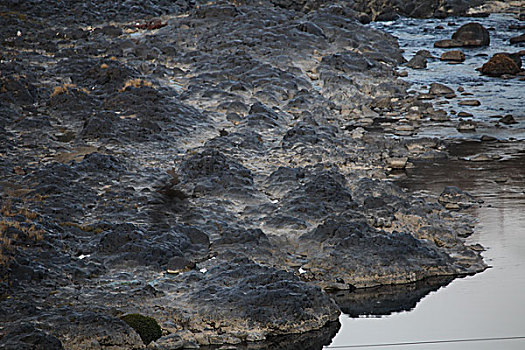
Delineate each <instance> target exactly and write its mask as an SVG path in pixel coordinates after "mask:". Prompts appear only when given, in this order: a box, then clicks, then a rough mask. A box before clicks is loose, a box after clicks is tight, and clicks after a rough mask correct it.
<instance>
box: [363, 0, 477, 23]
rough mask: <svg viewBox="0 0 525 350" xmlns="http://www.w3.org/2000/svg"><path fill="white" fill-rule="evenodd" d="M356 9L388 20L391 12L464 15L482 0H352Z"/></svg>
mask: <svg viewBox="0 0 525 350" xmlns="http://www.w3.org/2000/svg"><path fill="white" fill-rule="evenodd" d="M353 2H354V3H355V5H354V8H355V9H356V10H357V11H360V12H365V13H368V14H370V15H371V16H372V19H373V20H390V19H392V18H393V17H392V14H396V13H397V14H400V15H403V16H408V17H418V18H428V17H438V18H443V17H447V16H461V15H464V14H465V13H466V12H467V11H468V10H469V9H470V8H472V7H475V6H479V5H480V4H482V3H484V1H477V0H467V1H465V0H444V1H443V0H423V1H421V0H419V1H399V0H379V1H367V0H354V1H353Z"/></svg>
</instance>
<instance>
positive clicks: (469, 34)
mask: <svg viewBox="0 0 525 350" xmlns="http://www.w3.org/2000/svg"><path fill="white" fill-rule="evenodd" d="M452 40H456V41H459V42H461V43H462V46H489V45H490V34H489V31H488V30H487V29H486V28H485V27H483V26H482V25H481V24H479V23H475V22H473V23H467V24H465V25H462V26H461V27H460V28H459V29H458V30H456V32H454V34H452Z"/></svg>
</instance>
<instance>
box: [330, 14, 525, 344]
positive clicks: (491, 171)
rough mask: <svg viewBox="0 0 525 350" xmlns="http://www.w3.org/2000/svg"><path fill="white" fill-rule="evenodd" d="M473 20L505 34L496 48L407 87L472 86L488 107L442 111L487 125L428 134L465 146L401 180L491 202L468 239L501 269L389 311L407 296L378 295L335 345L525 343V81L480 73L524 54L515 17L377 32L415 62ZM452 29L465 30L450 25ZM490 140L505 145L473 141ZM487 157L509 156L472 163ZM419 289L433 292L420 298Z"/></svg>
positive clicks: (494, 35) (437, 66)
mask: <svg viewBox="0 0 525 350" xmlns="http://www.w3.org/2000/svg"><path fill="white" fill-rule="evenodd" d="M469 21H477V22H480V23H482V24H483V25H484V26H485V27H487V28H490V27H493V28H495V30H494V31H491V46H490V47H489V48H480V49H468V50H464V51H465V53H466V54H467V60H466V61H465V63H463V64H461V65H448V64H446V63H443V62H440V61H439V60H435V61H430V63H429V66H428V68H427V69H425V70H410V69H408V71H409V76H408V77H407V78H406V80H407V81H409V82H410V83H412V84H413V85H412V86H413V88H414V89H416V90H418V91H425V89H426V88H425V87H426V86H428V85H429V84H430V83H431V82H439V83H443V84H446V85H448V86H450V87H451V88H454V89H457V88H458V87H459V86H462V87H464V88H465V90H466V91H468V92H470V93H472V94H473V96H469V97H468V98H476V99H479V100H480V101H481V102H482V105H481V106H479V107H463V108H459V106H457V103H456V102H457V101H449V103H445V104H442V105H441V106H442V107H440V108H444V109H446V110H447V111H449V112H450V111H451V110H456V111H461V110H464V111H468V112H470V113H472V114H474V116H473V119H475V120H476V121H478V122H479V123H481V124H484V125H485V126H484V127H482V128H478V130H477V131H476V132H474V133H469V134H462V133H459V132H457V131H456V130H455V128H451V127H450V126H445V125H442V126H440V125H436V126H433V127H431V128H426V129H423V130H422V131H420V132H419V134H418V135H417V136H438V137H441V138H446V139H449V140H457V144H456V145H454V146H452V147H451V148H450V152H451V156H452V157H451V159H449V160H445V161H438V162H432V163H419V164H416V167H415V168H414V169H410V170H408V171H407V175H406V177H402V178H400V179H399V180H398V181H397V182H398V184H399V185H400V186H402V187H404V188H407V189H408V190H409V191H412V192H414V193H416V194H422V195H426V196H429V200H435V199H436V198H437V196H439V194H440V193H441V191H442V190H443V188H444V187H445V186H451V185H453V186H458V187H460V188H461V189H463V190H465V191H468V192H469V193H471V194H472V195H474V196H475V197H477V198H478V199H482V200H483V201H484V204H483V205H481V206H478V207H475V208H471V209H469V210H468V213H470V214H472V215H474V216H475V218H476V219H477V222H476V224H475V233H474V234H473V235H472V236H471V237H469V238H468V239H467V243H469V244H475V243H479V244H481V245H482V246H484V247H485V248H486V251H485V252H484V253H483V256H484V258H485V260H486V262H487V263H488V264H489V265H491V268H489V269H487V270H486V271H485V272H483V273H480V274H477V275H475V276H469V277H465V278H460V279H456V280H454V281H452V282H451V283H449V284H447V283H442V284H444V285H446V286H444V287H441V288H439V286H438V287H436V288H429V287H428V286H427V290H425V289H421V288H417V291H416V292H413V293H412V294H413V295H415V298H416V299H415V300H412V301H410V302H409V303H405V304H404V305H401V306H399V305H398V306H396V307H392V308H390V309H388V308H387V309H385V307H381V306H384V305H387V304H389V300H390V304H392V303H391V302H392V301H393V300H395V299H396V298H398V297H399V295H400V294H399V293H400V292H399V291H397V292H394V293H390V292H387V293H378V294H377V295H375V296H373V297H374V298H376V303H378V307H377V308H371V309H370V310H368V311H369V312H367V311H366V310H359V312H357V313H355V312H350V311H351V310H350V311H348V310H347V313H348V314H349V315H348V314H347V315H343V316H341V323H342V328H341V330H340V331H339V333H338V334H337V335H336V337H335V338H334V339H333V341H332V343H331V345H330V346H328V347H326V348H334V347H337V348H343V349H344V346H355V345H360V344H386V343H388V344H391V343H407V342H421V341H424V342H427V341H433V340H455V339H478V338H496V337H516V336H525V321H524V316H525V118H524V115H525V111H524V108H525V103H523V101H522V100H523V98H524V97H525V89H524V84H525V82H523V81H520V80H518V79H511V80H503V79H495V78H489V77H484V76H481V75H480V74H479V73H478V72H476V71H475V70H474V68H476V67H480V66H481V65H482V64H483V63H484V62H486V61H487V59H488V57H487V55H489V56H491V55H492V54H494V53H496V52H502V51H507V52H508V51H510V52H513V51H518V50H519V49H518V48H517V47H511V46H510V45H509V44H508V38H509V37H511V36H515V35H518V34H517V33H516V32H515V31H510V30H509V29H508V27H509V25H511V24H519V22H518V21H516V20H515V19H513V18H512V17H511V16H508V15H491V16H490V17H489V18H482V19H469V18H455V19H447V20H444V21H440V20H435V19H430V20H415V19H401V20H398V21H396V22H387V23H377V24H373V25H374V26H377V27H378V28H380V29H383V30H385V31H388V32H390V33H392V34H394V35H396V36H397V37H398V38H399V41H400V44H401V46H402V47H403V48H404V49H405V54H406V58H407V59H409V58H410V57H412V55H413V53H415V52H417V51H418V50H420V49H428V50H430V51H431V52H432V53H433V54H434V55H435V56H437V57H439V56H440V55H441V53H442V52H443V51H444V50H443V49H434V48H433V47H432V44H433V42H435V41H436V40H440V39H445V38H450V37H451V35H452V33H453V32H454V31H455V30H456V29H457V28H458V27H459V26H460V25H462V24H464V23H467V22H469ZM448 22H454V23H455V25H454V26H449V25H448V24H447V23H448ZM438 25H443V26H444V29H436V26H438ZM465 98H467V97H465ZM467 108H468V110H467ZM494 114H501V115H504V114H512V115H513V116H514V117H515V118H516V120H518V122H519V124H517V125H513V126H511V127H508V126H504V125H502V126H499V127H497V126H496V125H495V122H494V118H491V117H490V116H492V115H494ZM482 134H489V135H492V136H495V137H497V138H498V139H499V140H500V141H499V142H491V143H487V142H484V143H481V142H477V141H476V142H469V141H468V140H479V139H480V136H481V135H482ZM487 153H489V154H497V155H498V156H500V157H501V158H500V159H499V160H497V161H490V162H472V161H468V159H470V157H471V156H473V155H476V154H487ZM445 282H446V281H445ZM406 288H408V289H409V288H412V287H408V286H407V287H406ZM418 291H419V292H420V291H423V292H422V293H420V294H421V295H418V294H417V292H418ZM389 293H390V294H389ZM427 293H429V294H427ZM389 298H390V299H389ZM421 298H422V299H421ZM419 299H421V300H420V301H419ZM385 310H386V311H385ZM350 315H351V316H350ZM359 315H361V316H359ZM365 315H366V316H365ZM363 348H364V347H363ZM381 348H389V349H390V348H394V349H442V350H454V349H462V350H465V349H476V350H480V349H481V350H483V349H509V350H517V349H525V340H524V339H519V340H493V341H479V342H478V341H477V342H461V343H439V344H421V345H400V346H395V347H394V346H392V345H391V346H386V347H381Z"/></svg>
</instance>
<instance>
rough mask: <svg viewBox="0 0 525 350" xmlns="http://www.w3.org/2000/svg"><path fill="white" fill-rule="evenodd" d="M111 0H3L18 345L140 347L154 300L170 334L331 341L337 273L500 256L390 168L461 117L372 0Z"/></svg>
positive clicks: (1, 143) (377, 276)
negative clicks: (434, 121) (140, 323)
mask: <svg viewBox="0 0 525 350" xmlns="http://www.w3.org/2000/svg"><path fill="white" fill-rule="evenodd" d="M91 4H92V5H93V6H83V5H82V3H81V2H75V1H66V2H60V3H57V2H54V1H53V2H51V1H33V2H8V3H6V4H2V5H0V11H1V16H0V21H2V23H3V26H2V31H3V33H4V35H3V36H2V45H1V48H0V50H1V51H0V55H1V58H2V74H1V77H0V79H1V83H2V85H1V89H0V101H1V106H0V108H1V112H0V184H1V186H0V206H1V211H0V214H1V222H0V232H1V235H2V236H1V239H2V245H1V247H0V249H1V250H0V278H1V284H0V314H2V315H3V317H2V323H1V325H0V326H1V329H0V332H1V333H2V336H1V338H0V347H2V346H3V347H4V348H20V349H22V348H38V346H44V348H49V349H51V348H56V349H60V348H68V349H76V348H79V349H80V348H89V347H91V348H102V349H106V348H107V349H129V348H141V347H145V344H144V343H143V342H142V340H141V338H140V336H139V335H138V334H137V333H136V332H135V330H134V329H133V328H131V327H130V326H128V325H127V324H126V323H125V322H124V321H122V320H121V317H122V316H123V315H125V314H134V313H140V314H143V315H145V316H150V317H153V318H154V319H155V320H156V321H157V322H158V323H159V325H160V326H161V328H162V329H163V332H164V333H163V337H161V338H159V339H157V340H156V341H155V342H152V343H151V344H150V345H149V346H150V348H155V347H156V348H170V347H171V348H176V347H182V348H192V347H193V348H195V347H197V346H210V347H213V346H220V345H222V344H231V345H235V346H239V347H242V346H248V345H246V344H248V343H257V342H259V343H258V344H259V345H260V347H261V348H272V346H274V348H286V346H293V344H297V343H301V342H302V343H304V344H316V345H315V346H316V347H317V348H319V347H320V346H322V345H323V344H325V343H326V342H327V338H326V335H327V334H333V333H334V332H335V331H336V330H337V326H334V322H335V321H336V320H337V318H338V315H339V313H340V307H339V306H337V305H336V304H335V303H334V302H333V300H332V299H331V298H330V297H329V296H328V295H327V294H326V292H325V290H329V289H332V290H333V289H340V290H341V289H344V290H352V289H354V288H359V287H371V286H378V285H384V284H401V283H407V282H414V281H417V280H421V279H424V278H427V277H431V276H443V275H444V276H458V275H464V274H470V273H475V272H478V271H481V270H483V269H484V268H485V267H486V266H485V264H484V263H483V261H482V259H481V257H480V255H479V253H478V252H473V251H472V250H471V249H468V248H467V247H465V245H464V243H463V241H462V237H464V236H467V235H468V229H466V228H465V225H466V223H468V222H469V219H468V218H467V217H463V216H459V215H452V214H450V213H449V211H448V210H446V209H444V208H442V207H441V205H439V204H438V203H437V202H425V200H423V199H421V198H418V197H413V196H411V195H409V194H407V193H405V192H404V191H402V190H400V189H399V188H398V187H396V186H395V185H392V184H391V182H390V180H389V175H390V173H391V172H393V171H403V170H404V169H405V168H407V167H409V166H410V164H411V162H412V161H415V160H431V159H437V158H439V159H442V158H446V157H447V155H446V153H445V152H444V151H443V150H444V147H443V144H442V143H441V142H440V141H439V140H436V139H432V138H428V139H416V140H414V139H403V138H392V137H386V136H385V135H392V134H395V135H397V136H406V135H411V134H412V133H413V132H414V130H416V129H417V128H419V127H420V125H419V121H420V119H422V118H427V117H428V118H430V116H433V117H434V118H438V117H440V116H441V117H443V116H442V115H441V114H440V112H439V110H434V109H433V108H432V106H431V105H430V104H428V103H425V102H422V101H421V100H420V99H417V98H414V97H413V96H410V95H409V94H407V92H406V88H407V85H406V83H404V82H403V81H400V80H397V78H396V73H395V68H396V67H397V66H398V65H400V64H402V63H404V62H405V60H404V58H403V56H402V53H401V50H400V49H399V46H398V44H397V41H396V40H395V38H394V37H392V36H390V35H387V34H385V33H382V32H380V31H377V30H374V29H372V28H369V27H366V26H363V25H362V23H361V22H366V21H365V17H363V16H364V15H363V12H366V11H364V10H360V9H359V7H358V6H360V4H361V2H358V1H356V2H355V3H353V4H351V3H350V2H341V3H337V4H320V3H317V2H315V1H304V2H300V1H298V2H287V1H269V2H265V3H264V4H260V3H259V2H257V3H255V2H252V1H242V2H240V3H238V2H235V3H234V2H227V1H218V2H210V3H204V2H200V1H175V2H173V1H161V2H152V1H132V2H125V3H122V2H119V1H92V2H91ZM385 4H386V2H385ZM415 4H416V2H414V6H415ZM386 8H387V7H384V9H383V10H382V11H383V12H385V11H386V10H385V9H386ZM403 11H404V12H403ZM403 11H402V12H401V13H410V14H413V15H415V13H419V12H417V11H418V10H417V8H415V7H414V8H413V9H412V10H409V9H408V7H406V8H405V9H404V10H403ZM421 11H422V10H421ZM433 11H434V12H433V13H435V11H440V10H439V8H436V9H434V10H433ZM385 13H386V12H385ZM368 15H370V14H368ZM372 15H373V16H372V17H374V16H376V15H381V13H372ZM420 15H421V16H426V15H427V13H423V12H421V14H420ZM365 16H366V15H365ZM383 17H384V16H383ZM421 57H424V56H423V55H421ZM436 89H437V90H436ZM443 89H444V88H443V87H437V86H436V87H435V88H434V92H436V93H437V94H441V93H442V92H441V91H447V92H448V90H446V89H445V90H443ZM445 114H446V113H445ZM335 324H336V325H337V322H335ZM323 327H325V328H323ZM323 329H324V331H320V330H323ZM323 332H324V333H323ZM290 333H292V334H294V333H304V334H302V335H300V336H297V337H296V338H293V339H295V340H293V339H292V340H290V338H288V339H281V340H279V341H280V342H281V344H284V345H282V346H281V347H279V346H278V345H276V344H277V340H274V338H273V337H274V336H277V335H279V336H283V335H286V334H290ZM328 339H329V338H328ZM264 340H266V343H264V342H262V341H264ZM274 342H275V343H274ZM287 344H288V345H287ZM290 344H292V345H290ZM250 346H252V345H250ZM254 346H257V345H254ZM291 348H293V347H291ZM305 348H306V347H305Z"/></svg>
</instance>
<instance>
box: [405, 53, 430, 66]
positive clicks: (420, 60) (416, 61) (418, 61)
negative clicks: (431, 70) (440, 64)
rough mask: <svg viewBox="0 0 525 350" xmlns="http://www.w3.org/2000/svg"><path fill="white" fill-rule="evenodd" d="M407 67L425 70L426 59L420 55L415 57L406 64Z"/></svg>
mask: <svg viewBox="0 0 525 350" xmlns="http://www.w3.org/2000/svg"><path fill="white" fill-rule="evenodd" d="M406 66H407V67H410V68H412V69H425V68H427V59H426V58H425V57H423V56H420V55H415V56H414V57H412V59H410V61H408V62H407V64H406Z"/></svg>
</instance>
